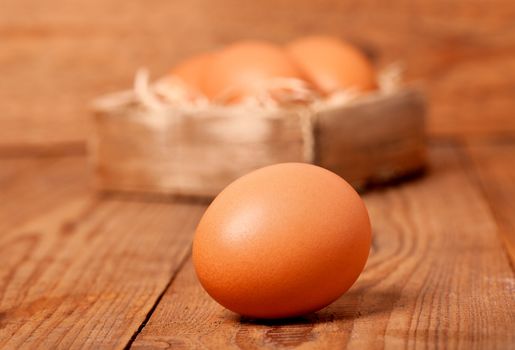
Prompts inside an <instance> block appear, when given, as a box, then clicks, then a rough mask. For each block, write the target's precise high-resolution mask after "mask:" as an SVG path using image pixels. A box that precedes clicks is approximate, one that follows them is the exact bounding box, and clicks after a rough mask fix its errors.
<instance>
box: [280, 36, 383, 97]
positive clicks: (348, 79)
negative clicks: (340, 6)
mask: <svg viewBox="0 0 515 350" xmlns="http://www.w3.org/2000/svg"><path fill="white" fill-rule="evenodd" d="M286 50H287V51H288V53H289V54H290V55H291V57H292V58H293V59H294V61H295V62H296V63H297V64H298V66H299V67H300V69H301V70H302V72H303V74H304V75H305V76H306V78H307V79H308V80H309V82H311V83H312V84H313V85H314V86H315V87H316V88H317V89H318V90H319V91H320V92H322V93H324V94H330V93H332V92H334V91H337V90H342V89H350V88H352V89H355V90H357V91H368V90H373V89H375V88H376V87H377V83H376V73H375V70H374V67H373V66H372V64H371V62H370V61H369V60H368V59H367V57H365V55H364V54H363V53H362V52H361V51H359V50H358V49H357V48H355V47H354V46H352V45H350V44H348V43H346V42H344V41H342V40H339V39H337V38H334V37H325V36H308V37H304V38H301V39H297V40H295V41H293V42H291V43H290V44H289V45H287V47H286Z"/></svg>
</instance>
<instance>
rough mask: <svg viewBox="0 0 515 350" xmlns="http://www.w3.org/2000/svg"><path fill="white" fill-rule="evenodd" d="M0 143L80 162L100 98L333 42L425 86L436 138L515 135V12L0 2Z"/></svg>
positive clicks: (346, 2) (285, 0)
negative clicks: (208, 53)
mask: <svg viewBox="0 0 515 350" xmlns="http://www.w3.org/2000/svg"><path fill="white" fill-rule="evenodd" d="M0 8H1V11H0V40H1V47H0V76H1V77H2V79H1V80H0V106H2V109H1V111H2V113H1V114H0V124H1V128H0V145H5V146H9V147H10V149H11V150H13V151H17V150H18V149H19V148H20V147H22V148H23V147H25V148H30V149H34V148H37V149H39V147H40V146H45V147H50V148H51V149H54V148H55V147H63V148H64V149H70V148H72V149H75V150H77V151H82V152H84V148H83V147H82V148H81V145H82V144H81V142H82V141H84V139H85V138H86V135H87V132H88V125H87V117H88V115H89V107H88V104H89V102H90V101H91V99H92V98H94V97H96V96H98V95H101V94H104V93H107V92H111V91H117V90H120V89H125V88H127V87H129V86H130V84H131V82H132V78H133V75H134V72H135V70H136V69H137V68H139V67H140V66H148V67H149V68H150V69H151V71H152V73H153V74H154V76H157V75H161V74H163V73H165V72H167V71H168V70H169V69H170V67H171V66H172V65H173V63H175V62H176V61H177V60H179V59H181V58H183V57H185V56H187V55H189V54H192V53H196V52H199V51H203V50H208V49H211V48H214V47H216V46H218V45H220V44H224V43H227V42H230V41H232V40H236V39H240V38H249V37H250V38H265V39H270V40H275V41H277V42H285V41H287V40H289V39H291V38H293V37H295V36H297V35H302V34H308V33H313V32H321V33H332V34H335V35H341V36H343V37H346V38H349V39H350V40H352V41H355V42H359V43H360V44H361V45H362V46H363V47H364V48H365V49H366V50H367V51H369V52H370V54H371V55H373V56H374V57H375V58H376V60H377V62H378V65H379V66H380V67H381V66H384V65H386V64H388V63H391V62H394V61H400V62H402V63H403V64H404V66H405V68H406V74H407V78H408V80H410V81H414V80H417V81H418V80H421V81H422V83H423V85H424V87H425V89H426V92H427V94H428V97H429V102H430V105H431V109H430V113H429V116H430V118H429V123H428V126H429V130H430V132H431V133H432V134H433V135H445V136H450V135H459V136H461V137H467V138H470V137H483V136H484V135H485V134H491V133H495V134H499V135H502V134H505V133H506V132H510V131H511V132H513V131H515V124H513V123H510V121H511V120H512V115H513V114H512V111H513V110H514V108H515V99H514V98H513V94H514V91H515V26H514V25H513V19H514V18H515V3H514V2H513V1H512V0H494V1H445V0H439V1H433V0H420V1H409V2H406V1H402V0H394V1H390V2H389V3H388V6H383V5H382V4H381V3H379V2H377V1H374V0H362V1H352V0H343V1H341V0H319V1H311V0H300V1H291V0H262V1H253V2H246V3H245V4H242V3H241V1H237V0H219V1H210V0H190V1H168V0H154V1H151V2H149V1H146V0H135V1H130V2H129V3H128V2H127V1H123V0H106V1H90V0H76V1H69V0H53V1H43V2H42V1H39V0H0Z"/></svg>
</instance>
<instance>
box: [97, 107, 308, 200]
mask: <svg viewBox="0 0 515 350" xmlns="http://www.w3.org/2000/svg"><path fill="white" fill-rule="evenodd" d="M92 141H93V142H91V143H90V144H91V147H90V151H91V155H92V159H93V166H94V170H95V178H96V187H97V188H98V189H99V190H108V191H130V192H150V193H168V194H170V193H171V194H178V195H187V196H202V197H214V196H216V195H217V194H218V193H219V192H220V191H221V190H222V189H224V187H226V186H227V185H228V184H229V183H231V182H232V181H234V180H236V179H237V178H239V177H240V176H243V175H245V174H247V173H248V172H250V171H252V170H256V169H258V168H261V167H263V166H266V165H270V164H275V163H283V162H301V161H303V150H304V148H303V146H304V145H303V132H302V124H301V115H300V114H299V113H298V112H297V111H296V110H286V111H284V112H283V111H280V112H270V111H267V110H262V111H256V112H255V113H252V114H251V113H249V112H248V110H245V111H241V112H234V111H225V110H220V109H213V111H211V110H204V111H198V112H183V111H181V110H177V109H174V108H169V109H163V110H158V111H154V110H150V109H146V108H142V107H141V106H134V104H133V105H132V106H131V105H129V106H127V105H125V104H122V105H118V106H116V107H115V108H113V107H111V108H109V109H105V108H104V109H101V110H99V111H98V113H97V114H96V115H95V133H94V135H92Z"/></svg>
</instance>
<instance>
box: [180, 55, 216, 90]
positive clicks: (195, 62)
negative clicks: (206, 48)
mask: <svg viewBox="0 0 515 350" xmlns="http://www.w3.org/2000/svg"><path fill="white" fill-rule="evenodd" d="M211 58H212V54H211V53H205V54H199V55H196V56H193V57H190V58H187V59H185V60H183V61H181V62H179V63H178V64H177V65H176V66H175V67H174V68H173V69H172V71H171V75H173V76H174V77H177V78H179V79H180V80H181V81H182V82H183V83H184V84H185V85H186V86H187V87H188V88H190V89H191V90H192V91H193V92H195V93H202V82H203V80H204V75H205V71H206V68H207V66H208V63H209V62H210V60H211Z"/></svg>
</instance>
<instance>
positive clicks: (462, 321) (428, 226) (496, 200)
mask: <svg viewBox="0 0 515 350" xmlns="http://www.w3.org/2000/svg"><path fill="white" fill-rule="evenodd" d="M514 150H515V142H512V141H510V140H509V139H508V140H507V141H503V142H496V143H494V144H490V143H488V144H483V143H481V144H475V143H474V144H471V145H469V146H467V147H466V148H461V147H454V146H451V145H443V146H442V145H440V146H433V147H432V152H431V158H430V159H431V164H432V166H431V168H430V170H429V172H428V174H427V175H426V176H425V177H422V178H419V179H416V180H413V181H411V182H407V183H404V184H401V185H397V186H394V187H390V188H383V189H377V190H375V191H372V192H369V193H367V194H366V195H365V201H366V204H367V206H368V208H369V210H370V214H371V219H372V223H373V230H374V244H373V251H372V254H371V258H370V260H369V262H368V264H367V267H366V270H365V272H364V273H363V275H362V276H361V278H360V279H359V281H358V282H357V284H356V285H355V286H354V287H353V288H352V289H351V290H350V291H349V292H348V293H347V294H346V295H344V296H343V297H342V298H341V299H339V300H338V301H337V302H335V303H334V304H332V305H331V306H329V307H328V308H326V309H324V310H322V311H320V312H319V313H316V314H313V315H308V316H306V317H304V318H299V319H294V320H286V321H275V322H272V323H267V322H256V321H253V320H248V319H240V318H239V317H238V316H236V315H234V314H232V313H230V312H228V311H226V310H224V309H223V308H222V307H221V306H219V305H217V304H216V303H215V302H214V301H212V300H211V299H210V298H209V297H208V296H207V295H206V294H205V292H204V291H203V290H202V289H201V287H200V285H199V284H198V282H197V281H196V278H195V275H194V271H193V268H192V265H191V262H190V261H189V249H190V243H191V238H192V234H193V230H194V227H195V224H196V222H197V220H198V219H199V217H200V215H201V214H202V212H203V210H204V208H205V204H202V203H197V202H192V201H191V200H186V201H185V200H179V201H178V200H163V199H159V200H156V199H152V198H148V197H113V196H102V197H97V196H94V195H92V192H91V191H90V189H89V185H88V178H89V177H88V176H87V171H86V169H87V165H86V159H85V158H84V157H80V156H67V157H50V156H47V157H36V158H30V157H21V158H20V157H14V158H12V157H8V158H4V159H0V230H1V231H0V266H1V268H0V348H6V349H11V348H22V349H23V348H25V349H33V348H52V349H54V348H56V349H59V348H63V349H69V348H84V347H86V348H95V349H113V348H118V349H121V348H125V347H127V346H131V347H133V348H136V349H147V348H188V349H190V348H208V349H218V348H241V349H255V348H269V349H281V348H301V349H302V348H313V349H324V348H327V349H332V348H345V347H346V348H349V349H354V348H359V349H375V348H383V347H386V348H392V349H397V348H399V347H401V348H410V349H411V348H463V349H474V348H478V349H479V348H483V349H484V348H487V349H507V348H511V347H513V344H515V338H514V334H515V332H513V324H515V312H514V310H515V305H514V303H515V300H514V299H513V291H514V285H515V277H514V271H513V266H510V263H509V254H508V253H510V252H511V253H512V252H513V251H512V250H511V249H512V248H510V247H511V246H510V244H512V241H511V238H512V237H513V232H514V228H513V221H512V215H510V213H511V212H512V209H511V208H512V206H511V204H512V203H511V202H512V200H511V199H512V198H513V191H512V188H513V185H512V184H513V181H512V175H513V169H512V168H513V161H512V160H513V157H514ZM510 242H511V243H510Z"/></svg>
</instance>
